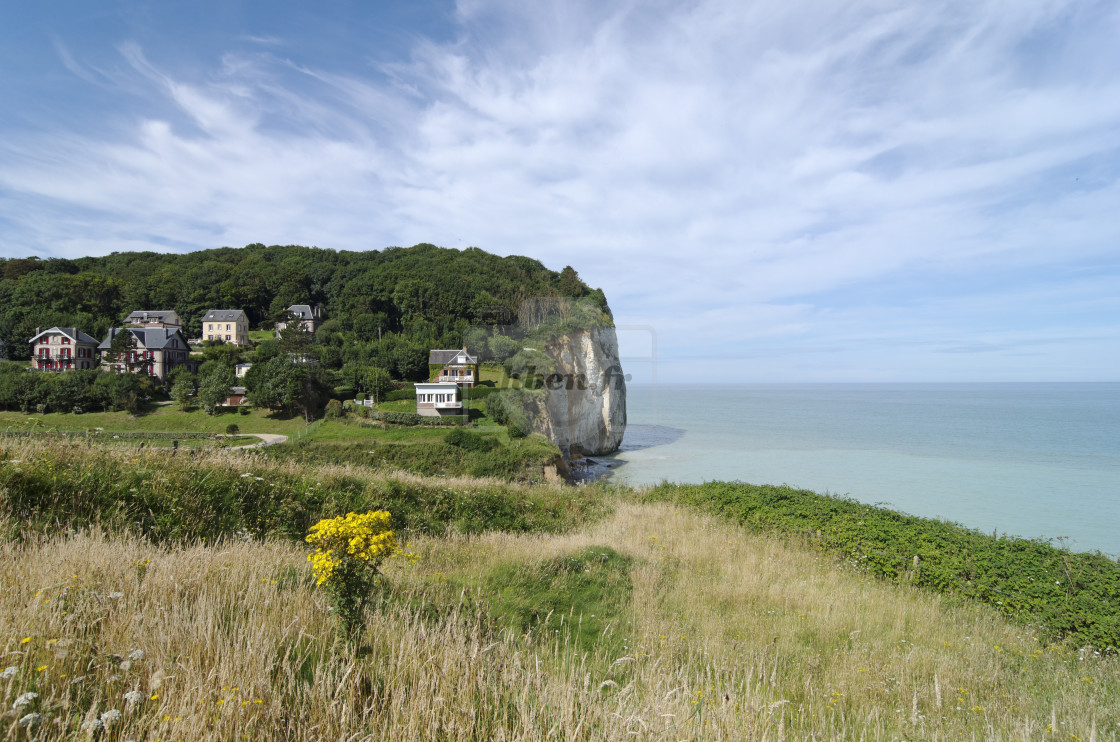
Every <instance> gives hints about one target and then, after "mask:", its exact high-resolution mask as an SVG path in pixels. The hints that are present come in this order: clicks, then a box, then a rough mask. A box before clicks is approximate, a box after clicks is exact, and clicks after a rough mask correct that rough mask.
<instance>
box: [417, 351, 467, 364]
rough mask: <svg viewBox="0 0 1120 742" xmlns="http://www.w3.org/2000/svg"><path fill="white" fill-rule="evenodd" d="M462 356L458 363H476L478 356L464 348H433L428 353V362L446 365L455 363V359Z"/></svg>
mask: <svg viewBox="0 0 1120 742" xmlns="http://www.w3.org/2000/svg"><path fill="white" fill-rule="evenodd" d="M460 356H462V358H461V359H460V360H459V361H458V363H478V357H477V356H472V355H470V354H469V353H467V351H466V349H463V350H433V351H431V352H430V353H428V363H429V364H430V365H433V366H446V365H447V364H449V363H455V362H456V359H457V358H459V357H460Z"/></svg>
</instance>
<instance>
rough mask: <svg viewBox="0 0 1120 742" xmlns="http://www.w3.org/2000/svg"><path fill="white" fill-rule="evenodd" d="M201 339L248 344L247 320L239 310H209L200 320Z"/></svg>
mask: <svg viewBox="0 0 1120 742" xmlns="http://www.w3.org/2000/svg"><path fill="white" fill-rule="evenodd" d="M202 339H203V340H222V341H224V342H227V343H233V344H234V345H248V344H249V318H248V317H246V316H245V312H244V311H243V310H241V309H211V310H210V311H208V312H207V313H206V315H205V316H203V318H202Z"/></svg>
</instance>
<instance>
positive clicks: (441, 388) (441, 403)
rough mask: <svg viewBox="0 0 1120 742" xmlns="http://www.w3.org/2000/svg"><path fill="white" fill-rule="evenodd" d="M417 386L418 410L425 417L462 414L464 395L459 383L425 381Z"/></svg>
mask: <svg viewBox="0 0 1120 742" xmlns="http://www.w3.org/2000/svg"><path fill="white" fill-rule="evenodd" d="M415 387H416V412H417V413H418V414H420V415H423V416H424V417H439V416H441V415H462V414H463V396H462V393H461V392H460V391H459V385H458V384H455V383H447V382H425V383H419V384H416V385H415Z"/></svg>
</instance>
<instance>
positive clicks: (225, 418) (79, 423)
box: [0, 404, 306, 435]
mask: <svg viewBox="0 0 1120 742" xmlns="http://www.w3.org/2000/svg"><path fill="white" fill-rule="evenodd" d="M230 423H236V424H237V426H238V428H239V429H240V430H241V432H243V433H278V434H280V435H293V434H295V433H296V432H297V431H299V430H301V429H302V428H304V427H306V423H305V422H304V420H303V418H302V417H301V416H299V415H296V416H294V417H287V416H282V415H276V414H270V413H268V412H267V411H265V410H250V411H249V414H246V415H242V414H239V412H233V411H229V412H221V413H219V414H216V415H207V414H206V413H205V412H204V411H202V410H201V409H195V410H192V411H190V412H183V411H181V410H180V409H179V408H178V406H177V405H173V404H166V405H155V404H152V405H148V406H147V408H146V409H145V410H144V411H143V412H142V414H139V415H131V414H129V413H127V412H86V413H84V414H81V415H73V414H70V413H63V412H50V413H47V414H44V415H35V414H33V415H24V414H22V413H20V412H0V429H5V428H9V429H11V430H28V429H34V430H64V431H76V432H81V431H84V430H88V429H90V428H102V429H104V430H111V431H114V432H119V431H131V430H137V431H148V432H190V433H224V432H225V429H226V426H228V425H229V424H230Z"/></svg>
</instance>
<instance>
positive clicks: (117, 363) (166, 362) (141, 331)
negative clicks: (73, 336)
mask: <svg viewBox="0 0 1120 742" xmlns="http://www.w3.org/2000/svg"><path fill="white" fill-rule="evenodd" d="M122 332H128V333H131V334H132V340H133V343H134V347H133V349H132V351H130V352H129V354H128V356H127V357H126V358H114V357H113V354H112V353H111V352H110V347H111V346H112V343H113V338H115V337H116V336H117V335H118V334H119V333H122ZM97 348H98V350H100V351H101V367H102V368H103V369H105V370H106V371H112V372H113V373H117V374H123V373H124V372H125V371H131V372H132V373H141V372H142V373H146V374H148V376H152V377H155V378H156V379H159V380H160V381H165V380H166V379H167V374H169V373H170V372H171V369H173V368H175V367H176V366H183V365H186V366H188V367H192V369H191V370H193V363H194V362H193V361H191V359H190V358H191V350H190V346H189V345H187V339H186V338H185V337H183V332H182V330H180V329H179V328H177V327H176V328H166V327H153V328H134V327H114V328H112V329H110V330H109V334H108V335H107V336H106V337H105V339H104V340H102V341H101V343H100V344H99V345H98V346H97Z"/></svg>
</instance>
